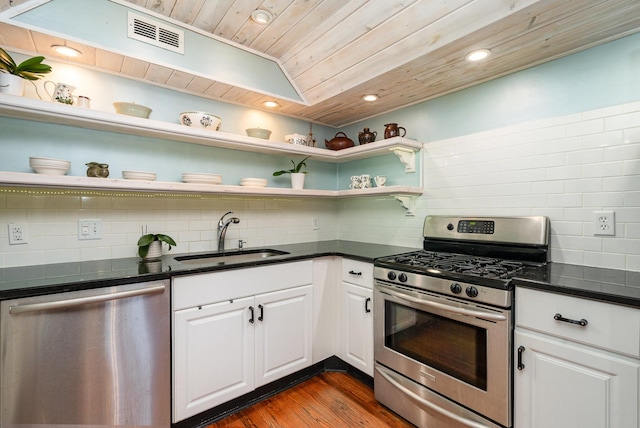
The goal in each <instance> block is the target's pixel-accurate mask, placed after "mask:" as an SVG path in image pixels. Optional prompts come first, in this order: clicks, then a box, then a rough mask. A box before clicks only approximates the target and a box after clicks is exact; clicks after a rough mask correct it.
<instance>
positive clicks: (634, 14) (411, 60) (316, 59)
mask: <svg viewBox="0 0 640 428" xmlns="http://www.w3.org/2000/svg"><path fill="white" fill-rule="evenodd" d="M53 1H56V0H53ZM120 2H121V3H127V1H125V0H120ZM8 3H9V1H8V0H0V11H1V10H6V9H8V8H10V7H12V6H10V5H9V4H8ZM19 3H24V1H18V0H14V1H13V4H14V6H13V7H15V5H16V4H19ZM128 3H129V4H130V5H131V7H133V8H138V10H143V9H144V10H146V11H148V12H149V13H153V14H155V15H156V16H164V17H167V18H170V20H169V21H171V20H175V21H176V22H181V23H184V24H185V25H187V26H190V27H192V28H196V29H198V30H199V31H202V32H205V33H209V34H212V35H213V36H215V37H217V38H221V39H224V40H229V41H231V42H232V43H234V44H236V45H237V46H243V47H246V48H249V49H250V50H253V51H257V52H261V53H264V54H265V55H267V56H269V57H272V58H273V59H275V60H276V61H278V62H279V64H280V66H281V67H282V69H283V70H284V71H285V73H286V74H287V75H288V77H289V78H290V80H291V82H292V84H293V85H294V86H295V87H296V88H297V90H298V92H299V93H300V95H301V96H302V98H303V99H304V101H303V102H293V101H290V100H287V99H277V101H278V102H279V103H280V107H278V108H277V111H278V112H280V113H283V114H287V115H290V116H294V117H298V118H301V119H304V120H309V121H313V122H316V123H322V124H325V125H330V126H334V127H340V126H344V125H347V124H350V123H353V122H357V121H360V120H363V119H366V118H368V117H372V116H375V115H378V114H381V113H385V112H390V111H393V110H396V109H399V108H402V107H405V106H409V105H413V104H416V103H420V102H424V101H427V100H430V99H433V98H437V97H440V96H443V95H446V94H448V93H451V92H455V91H458V90H460V89H464V88H467V87H470V86H473V85H476V84H478V83H482V82H485V81H488V80H491V79H495V78H497V77H500V76H504V75H506V74H509V73H513V72H515V71H518V70H522V69H525V68H528V67H532V66H535V65H538V64H541V63H544V62H546V61H550V60H553V59H556V58H560V57H562V56H565V55H569V54H572V53H575V52H578V51H580V50H583V49H586V48H589V47H593V46H596V45H599V44H602V43H606V42H609V41H612V40H615V39H617V38H621V37H624V36H627V35H630V34H633V33H635V32H638V31H639V30H640V2H638V1H637V0H580V1H578V0H573V1H566V0H511V1H504V0H402V1H393V2H387V1H381V0H349V1H344V0H128ZM259 8H261V9H266V10H268V11H270V12H271V13H272V14H273V16H274V19H273V21H272V22H271V23H270V24H269V25H267V26H263V25H259V24H257V23H255V22H253V21H252V20H251V19H250V18H249V16H250V14H251V12H252V11H254V10H255V9H259ZM51 39H52V37H51V36H50V35H47V34H44V33H38V32H36V31H29V30H25V29H22V28H19V27H16V26H14V25H10V24H6V23H5V24H0V44H1V45H2V46H3V47H5V48H7V49H12V48H14V49H16V50H18V51H23V52H34V53H35V52H38V53H42V54H43V55H44V54H46V55H48V56H51V52H50V51H49V46H50V45H51V44H52V40H51ZM55 39H58V40H59V41H62V40H61V38H59V37H56V38H55ZM68 44H69V45H71V46H73V45H74V44H76V45H80V46H78V47H80V48H81V49H82V50H83V52H85V50H86V51H87V53H85V55H83V57H81V59H80V60H79V61H80V62H83V63H85V64H87V65H90V66H92V67H97V68H99V69H103V70H105V71H107V72H110V73H115V74H121V75H124V76H127V77H132V78H136V79H143V80H148V81H151V82H153V83H155V84H158V85H162V86H167V87H171V88H173V89H176V90H180V91H185V92H190V93H194V94H197V95H200V96H205V97H210V98H212V99H216V100H221V101H225V102H230V103H234V104H240V105H244V106H248V107H251V108H257V109H264V107H263V106H262V102H263V101H265V100H267V99H273V98H274V97H273V96H270V94H264V93H260V92H256V91H252V90H247V89H245V88H241V87H238V86H234V85H233V84H230V83H228V82H219V81H215V80H213V79H208V78H206V77H203V76H200V75H196V74H190V73H189V72H188V71H185V70H175V69H170V68H167V67H162V66H158V65H157V64H153V63H152V62H145V61H140V60H138V59H135V58H131V57H128V56H127V55H121V54H114V53H113V52H109V51H106V50H103V49H96V48H92V47H91V43H89V42H88V43H87V46H82V44H81V43H78V41H68ZM478 48H486V49H490V50H491V52H492V55H491V56H490V57H489V58H488V59H487V60H484V61H481V62H479V63H468V62H466V61H465V60H464V57H465V55H466V54H467V53H468V52H470V51H471V50H473V49H478ZM255 72H256V73H259V72H260V71H259V70H256V71H255ZM370 93H373V94H377V95H378V96H379V97H380V99H379V100H378V101H377V102H373V103H366V102H364V101H362V99H361V97H362V96H363V95H365V94H370Z"/></svg>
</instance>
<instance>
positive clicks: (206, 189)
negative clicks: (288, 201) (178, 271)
mask: <svg viewBox="0 0 640 428" xmlns="http://www.w3.org/2000/svg"><path fill="white" fill-rule="evenodd" d="M0 185H3V186H8V187H15V186H18V187H36V188H41V187H44V188H58V189H84V190H98V191H119V192H146V193H184V194H188V193H191V194H202V195H205V194H220V195H253V196H282V197H285V196H296V197H297V196H304V197H320V198H336V197H353V196H384V195H396V194H403V195H421V194H422V192H423V190H422V188H421V187H412V186H385V187H374V188H371V189H357V190H316V189H302V190H295V189H289V188H279V187H243V186H229V185H209V184H196V183H180V182H172V181H139V180H125V179H119V178H93V177H80V176H69V175H44V174H33V173H26V172H0Z"/></svg>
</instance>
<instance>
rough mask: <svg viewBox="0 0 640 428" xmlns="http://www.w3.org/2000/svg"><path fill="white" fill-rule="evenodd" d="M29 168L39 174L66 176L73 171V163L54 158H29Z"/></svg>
mask: <svg viewBox="0 0 640 428" xmlns="http://www.w3.org/2000/svg"><path fill="white" fill-rule="evenodd" d="M29 166H30V167H31V169H33V170H34V171H35V172H37V173H38V174H49V175H65V174H66V173H67V172H69V170H70V169H71V162H70V161H67V160H61V159H52V158H36V157H30V158H29Z"/></svg>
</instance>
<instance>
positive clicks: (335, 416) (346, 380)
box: [206, 372, 413, 428]
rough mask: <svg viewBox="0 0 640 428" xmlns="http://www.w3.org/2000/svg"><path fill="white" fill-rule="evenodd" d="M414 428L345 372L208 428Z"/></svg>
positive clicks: (321, 377)
mask: <svg viewBox="0 0 640 428" xmlns="http://www.w3.org/2000/svg"><path fill="white" fill-rule="evenodd" d="M221 427H225V428H226V427H228V428H249V427H251V428H264V427H270V428H294V427H295V428H299V427H331V428H342V427H367V428H369V427H371V428H376V427H380V428H383V427H413V425H412V424H410V423H409V422H407V421H405V420H404V419H402V418H400V417H399V416H397V415H396V414H395V413H393V412H392V411H390V410H388V409H387V408H385V407H384V406H382V405H381V404H379V403H378V402H377V401H376V400H375V398H374V396H373V390H372V389H371V388H369V387H368V386H367V385H365V384H364V383H362V382H360V381H359V380H357V379H355V378H354V377H352V376H350V375H348V374H346V373H343V372H325V373H322V374H319V375H317V376H314V377H313V378H311V379H309V380H307V381H305V382H303V383H301V384H299V385H296V386H294V387H292V388H289V389H287V390H286V391H283V392H281V393H279V394H278V395H276V396H274V397H271V398H268V399H266V400H264V401H262V402H260V403H257V404H254V405H253V406H251V407H248V408H246V409H244V410H241V411H240V412H238V413H235V414H233V415H231V416H228V417H227V418H225V419H222V420H221V421H218V422H217V423H214V424H211V425H208V426H207V427H206V428H221Z"/></svg>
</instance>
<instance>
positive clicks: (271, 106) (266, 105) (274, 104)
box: [262, 101, 280, 108]
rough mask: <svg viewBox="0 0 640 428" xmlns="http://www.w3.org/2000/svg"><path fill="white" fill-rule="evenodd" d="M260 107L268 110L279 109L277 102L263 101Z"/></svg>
mask: <svg viewBox="0 0 640 428" xmlns="http://www.w3.org/2000/svg"><path fill="white" fill-rule="evenodd" d="M262 105H263V106H265V107H269V108H275V107H280V104H278V102H277V101H265V102H263V103H262Z"/></svg>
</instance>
